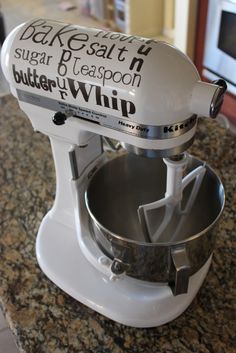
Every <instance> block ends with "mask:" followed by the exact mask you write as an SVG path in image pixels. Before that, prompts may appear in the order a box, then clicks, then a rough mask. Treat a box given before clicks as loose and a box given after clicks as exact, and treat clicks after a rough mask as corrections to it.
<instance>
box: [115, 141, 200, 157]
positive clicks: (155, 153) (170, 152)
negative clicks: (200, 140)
mask: <svg viewBox="0 0 236 353" xmlns="http://www.w3.org/2000/svg"><path fill="white" fill-rule="evenodd" d="M194 137H195V136H193V137H192V138H191V139H190V140H188V141H187V142H185V143H183V144H182V145H180V146H176V147H173V148H168V149H163V150H154V149H145V148H140V147H136V146H134V145H130V144H128V143H122V147H124V148H125V149H126V151H127V152H129V153H134V154H136V155H138V156H143V157H148V158H157V157H162V158H163V157H170V156H174V155H177V154H180V153H182V152H184V151H186V150H187V149H188V148H189V147H190V146H191V145H192V144H193V141H194Z"/></svg>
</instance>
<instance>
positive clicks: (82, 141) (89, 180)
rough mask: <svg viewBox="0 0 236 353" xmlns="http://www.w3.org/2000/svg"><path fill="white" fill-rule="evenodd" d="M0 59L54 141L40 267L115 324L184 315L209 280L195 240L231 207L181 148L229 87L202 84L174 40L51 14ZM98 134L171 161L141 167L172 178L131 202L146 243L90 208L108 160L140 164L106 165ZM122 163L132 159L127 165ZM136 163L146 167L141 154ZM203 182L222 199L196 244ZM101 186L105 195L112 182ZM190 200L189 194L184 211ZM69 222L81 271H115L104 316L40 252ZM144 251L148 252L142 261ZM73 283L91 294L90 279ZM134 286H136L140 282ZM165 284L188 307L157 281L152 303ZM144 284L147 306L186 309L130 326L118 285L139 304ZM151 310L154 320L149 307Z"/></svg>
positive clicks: (10, 42) (14, 36)
mask: <svg viewBox="0 0 236 353" xmlns="http://www.w3.org/2000/svg"><path fill="white" fill-rule="evenodd" d="M1 58H2V60H1V62H2V68H3V72H4V74H5V77H6V78H7V80H8V82H9V84H10V87H11V91H12V93H13V95H15V96H16V97H17V99H18V100H19V104H20V107H21V109H22V110H23V111H24V112H25V113H26V114H27V116H28V117H29V119H30V121H31V123H32V125H33V128H34V129H35V130H37V131H40V132H42V133H44V134H46V135H48V136H49V138H50V142H51V146H52V151H53V157H54V162H55V168H56V176H57V192H56V199H55V203H54V206H53V208H52V210H51V211H50V212H49V214H48V215H46V216H45V218H44V220H43V222H42V224H41V227H40V230H39V233H38V238H37V256H38V261H39V263H40V266H41V267H42V269H43V271H44V272H45V273H46V274H47V275H48V276H49V278H51V279H52V280H53V281H54V282H55V283H56V284H58V285H59V286H60V287H61V288H63V289H64V290H66V291H67V292H69V294H71V295H72V296H74V297H76V298H77V299H78V300H80V301H82V302H84V303H85V304H87V305H89V306H90V307H92V308H94V309H95V310H97V311H99V312H102V313H103V314H105V315H107V316H108V317H111V318H112V319H114V320H117V321H119V322H122V323H126V324H131V325H133V326H142V327H143V326H155V325H158V324H161V323H164V322H167V321H169V320H170V319H172V318H173V317H175V316H177V315H178V314H179V313H180V311H181V310H182V311H183V310H184V309H185V308H186V307H187V306H188V304H189V303H190V302H191V300H192V298H193V296H194V295H195V294H196V291H197V290H198V288H199V287H200V285H201V282H202V280H203V277H204V276H205V275H206V268H207V267H209V261H210V260H209V259H210V256H211V252H212V237H209V238H207V239H208V241H207V242H206V243H207V246H206V250H205V252H204V256H203V257H202V259H201V261H198V262H197V261H196V258H197V256H198V254H199V253H200V252H201V249H200V246H199V244H200V243H201V241H202V240H201V236H202V235H203V233H204V232H205V230H206V229H208V228H210V227H211V226H212V225H213V224H214V223H215V222H216V220H217V219H218V217H219V215H220V213H221V212H222V209H223V203H224V196H223V188H222V185H221V183H220V181H219V179H218V178H217V177H216V176H215V174H214V173H213V171H212V170H211V169H210V168H209V167H208V166H206V165H205V164H204V163H199V161H197V160H196V159H194V158H193V157H188V155H187V154H186V153H185V151H186V149H187V148H188V147H189V146H190V145H191V144H192V143H193V140H194V136H195V132H196V128H197V116H198V115H203V116H206V117H211V118H215V117H216V115H217V113H218V111H219V110H220V107H221V104H222V102H223V95H224V92H225V90H226V85H225V83H224V81H223V80H219V81H218V82H215V83H204V82H201V80H200V77H199V74H198V72H197V70H196V68H195V67H194V65H193V64H192V62H191V61H190V60H189V59H188V58H187V57H186V56H185V55H184V54H183V53H181V52H180V51H179V50H177V49H176V48H174V47H172V46H170V45H169V44H166V43H163V42H159V41H155V40H151V39H145V38H140V37H136V36H128V35H124V34H121V33H114V32H105V31H103V30H98V29H86V28H83V27H79V26H76V25H67V24H63V23H60V22H55V21H51V20H44V19H37V20H33V21H29V22H27V23H25V24H22V25H21V26H19V27H17V28H16V29H15V30H13V31H12V32H11V33H10V35H9V36H8V37H7V39H6V41H5V43H4V46H3V48H2V57H1ZM103 137H105V138H106V139H115V140H118V141H120V142H121V145H122V146H123V147H124V148H125V149H126V150H127V151H128V152H132V153H135V154H137V155H139V156H140V155H141V156H146V157H154V158H156V157H165V158H164V163H165V165H166V167H165V165H164V164H163V163H162V161H161V159H160V158H158V161H156V160H155V159H152V161H154V162H150V159H146V161H148V160H149V162H145V163H144V166H145V168H147V169H150V170H152V169H151V168H152V167H151V164H153V163H156V165H155V166H154V169H155V168H156V166H158V171H159V172H160V174H162V175H164V174H167V183H166V190H164V189H165V184H163V185H162V189H161V193H160V194H158V197H159V199H158V198H157V199H154V200H153V199H152V200H150V198H144V199H142V200H141V199H140V200H139V203H138V205H137V207H136V206H135V207H136V209H135V213H136V216H137V220H136V221H137V222H136V223H137V224H138V227H139V228H140V229H141V234H142V235H143V239H142V240H141V241H140V240H138V241H137V242H136V241H134V240H132V239H130V238H129V236H123V234H115V232H114V231H113V230H112V229H110V230H109V229H107V228H106V226H105V225H103V224H101V222H100V220H99V216H98V218H97V215H96V214H94V211H95V212H97V209H95V208H93V205H94V204H96V199H95V200H94V199H93V195H95V192H91V191H90V190H91V189H92V190H94V189H93V187H90V185H93V184H95V182H96V177H97V175H99V173H100V171H103V170H106V168H107V166H108V169H109V166H113V165H114V166H115V169H116V166H117V165H119V163H120V162H119V161H121V164H120V165H121V166H122V168H123V167H125V168H126V169H122V170H123V172H124V173H126V171H128V172H130V171H129V166H131V174H132V168H133V167H132V165H133V163H134V162H133V161H135V164H137V163H139V162H137V159H135V158H134V159H132V157H121V159H119V158H120V157H118V158H117V159H114V160H112V161H111V162H110V161H109V158H108V157H107V156H106V154H105V153H104V150H103V142H102V140H103ZM127 156H129V154H128V155H127ZM126 158H131V160H130V159H129V164H128V165H127V162H126V160H127V159H126ZM136 158H137V157H136ZM138 158H141V160H142V158H143V157H138ZM122 161H124V164H122V163H123V162H122ZM155 161H156V162H155ZM160 161H161V163H162V164H160ZM110 163H111V164H110ZM146 163H147V164H146ZM134 170H135V168H134ZM159 172H158V173H159ZM158 173H157V175H155V177H156V178H157V179H156V184H158V183H159V181H158ZM184 173H186V175H185V176H184ZM154 174H155V173H154ZM120 178H121V176H120ZM112 179H114V180H115V178H113V177H112ZM204 180H205V182H204ZM208 182H211V183H213V185H214V187H213V189H214V193H213V194H217V195H218V196H217V197H216V200H214V202H213V203H214V204H216V206H215V207H214V211H213V213H212V214H211V216H210V220H209V222H208V223H204V225H203V229H198V231H197V232H198V233H199V236H198V237H195V238H196V239H195V238H194V239H193V238H191V236H192V235H193V234H192V233H191V232H192V230H191V232H190V234H188V235H185V237H184V239H180V238H179V234H180V233H181V234H182V230H183V228H186V222H188V221H189V218H188V217H189V214H190V213H191V212H192V209H193V212H195V211H194V209H196V207H195V208H194V204H195V203H196V202H197V200H199V199H201V195H202V193H204V192H205V191H206V187H207V185H208V184H207V183H208ZM123 183H124V182H123ZM190 184H191V185H192V187H191V189H189V185H190ZM202 185H203V186H202ZM99 187H100V184H98V188H99ZM114 187H116V186H115V185H112V188H114ZM152 187H153V185H152ZM102 188H103V189H102V190H104V191H105V189H106V185H103V186H102ZM157 189H158V187H157ZM185 190H187V191H186V192H185ZM201 190H202V191H201ZM136 191H137V192H138V190H136ZM163 192H164V197H163ZM151 193H152V190H151ZM154 194H155V192H154ZM184 194H187V195H188V196H187V199H186V198H185V206H184V208H182V206H181V203H182V199H184V196H183V195H184ZM84 195H86V204H85V200H84ZM199 195H200V196H199ZM99 198H101V195H100V196H99ZM91 199H92V201H91ZM195 201H196V202H195ZM91 205H92V206H91ZM102 207H103V208H104V209H105V206H102ZM108 207H109V208H111V207H112V205H111V204H109V205H108ZM210 207H211V205H210ZM98 209H101V207H100V206H99V207H98ZM106 212H107V211H106ZM114 212H115V210H114ZM153 212H154V214H153ZM136 216H134V217H136ZM63 227H66V229H67V232H68V233H70V231H71V230H70V231H69V229H72V233H73V234H74V236H76V237H77V239H78V243H79V246H78V252H77V256H78V258H82V257H83V258H86V260H89V261H87V262H86V267H89V266H90V265H91V264H92V265H93V266H94V267H95V268H96V270H97V272H98V273H99V274H100V276H101V277H103V276H104V275H105V276H108V278H109V281H110V282H109V288H110V289H109V290H111V291H112V293H113V295H114V298H115V299H114V302H115V304H114V303H113V304H111V307H110V308H109V309H107V308H105V309H104V305H103V306H102V305H101V304H100V307H103V309H99V300H101V301H102V300H103V299H99V295H98V294H97V297H96V298H95V299H94V300H93V301H92V299H91V298H90V297H91V293H90V292H89V290H87V289H85V292H86V294H85V295H82V294H81V293H80V294H75V291H72V290H71V289H68V288H69V287H70V288H71V285H70V286H65V285H63V279H62V275H61V274H60V273H59V272H60V270H59V265H58V263H57V268H58V269H56V270H54V271H52V268H54V266H55V263H51V264H49V261H48V258H49V255H48V253H47V250H45V249H46V248H48V246H47V242H48V241H50V240H49V239H48V237H47V234H48V233H49V229H50V232H52V231H53V232H55V233H56V232H59V233H62V229H63ZM173 227H175V228H176V230H175V232H174V233H173V231H172V230H171V231H170V228H173ZM64 237H65V236H64ZM163 239H164V241H163ZM190 240H191V241H190ZM65 241H66V237H65ZM68 243H69V240H68ZM42 244H44V245H42ZM186 244H187V245H186ZM124 249H126V250H124ZM196 249H197V251H195V250H196ZM45 251H46V252H45ZM139 253H142V254H145V256H141V257H140V256H139ZM163 259H164V260H163ZM143 260H145V263H146V266H143V268H144V270H143V271H141V272H142V274H141V275H139V274H138V273H137V272H139V273H140V271H137V268H138V267H139V266H141V262H143ZM50 261H51V260H50ZM81 261H83V260H81ZM140 261H141V262H140ZM89 262H90V263H89ZM155 262H156V263H157V264H158V263H161V262H163V264H162V265H163V266H162V269H160V267H159V268H155V270H154V271H153V272H152V275H151V274H149V275H148V274H147V275H146V272H147V267H148V266H149V265H150V263H151V264H152V265H153V264H155ZM158 266H159V265H158ZM204 266H205V267H204ZM87 271H89V268H87ZM145 271H146V272H145ZM55 272H58V274H57V275H55ZM52 273H53V274H52ZM196 273H197V274H199V273H200V275H198V280H197V281H196V283H197V285H196V288H195V287H194V286H192V285H189V279H190V276H192V275H194V274H196ZM124 276H125V279H124ZM96 278H97V274H96ZM121 278H123V284H122V283H119V285H118V288H117V284H114V279H121ZM140 280H141V283H140V282H139V281H140ZM64 281H65V279H64ZM74 281H76V280H74ZM77 281H80V284H83V286H84V288H87V282H86V279H85V278H82V277H81V279H80V280H78V279H77ZM132 281H138V282H137V283H136V282H135V283H134V284H133V282H132ZM143 282H144V284H143ZM161 282H163V283H167V284H168V283H169V286H170V287H171V288H172V292H173V294H174V296H177V297H178V294H182V293H186V294H185V295H186V297H185V298H183V299H181V300H182V301H181V302H180V299H175V300H174V299H173V298H177V297H174V296H173V294H172V293H170V292H169V287H168V285H166V287H167V289H165V293H164V292H163V293H164V294H163V293H162V291H163V289H160V287H155V286H154V287H155V291H156V292H155V296H153V285H156V284H158V283H161ZM147 283H149V285H150V289H148V291H149V292H148V294H147V293H146V292H145V293H146V294H145V296H147V295H149V294H150V300H149V301H147V302H148V303H147V304H145V305H146V306H149V307H150V308H153V305H154V303H155V305H156V306H157V304H158V306H160V305H159V304H160V303H161V301H163V300H165V301H166V304H165V305H166V306H167V307H168V305H170V303H173V307H176V306H179V309H178V311H176V309H172V312H171V313H170V314H169V315H167V316H166V318H163V317H161V316H162V315H161V314H160V312H158V315H159V318H158V319H154V318H153V316H152V318H150V315H149V314H147V315H149V318H148V316H147V319H146V321H145V322H143V321H142V320H141V319H140V318H141V317H142V315H143V314H142V312H141V311H140V312H139V313H138V314H135V315H137V316H136V317H134V318H133V319H132V320H131V319H130V320H129V319H128V318H127V317H126V316H127V315H126V313H125V312H126V308H125V304H124V303H125V299H124V298H123V304H122V305H123V308H124V314H123V317H121V318H119V319H118V318H117V307H116V306H117V302H118V301H119V299H118V296H119V293H118V292H119V291H121V292H122V293H123V292H124V288H123V287H122V286H125V291H126V292H127V303H128V302H129V301H130V299H129V297H130V296H131V297H132V296H133V300H132V301H133V305H134V308H135V306H136V304H137V300H142V299H141V298H142V296H143V291H144V288H146V286H147ZM150 283H151V284H150ZM98 285H99V286H100V291H101V292H102V291H104V290H105V289H102V288H103V285H104V284H102V279H101V282H99V284H98ZM193 288H195V289H193ZM106 290H107V287H106ZM80 291H81V290H80ZM145 291H146V289H145ZM114 293H117V294H114ZM137 293H139V295H140V298H139V299H137V297H138V296H137ZM172 297H173V298H172ZM168 301H169V302H168ZM93 302H94V303H95V304H92V303H93ZM171 305H172V304H171ZM119 310H120V309H119ZM150 310H151V309H150ZM134 311H136V309H131V314H130V315H131V316H134ZM146 311H147V313H148V308H147V307H146ZM182 311H181V312H182ZM174 312H175V313H174ZM156 314H157V313H156ZM152 315H153V314H152ZM140 320H141V321H142V323H141V321H140ZM150 320H151V321H150Z"/></svg>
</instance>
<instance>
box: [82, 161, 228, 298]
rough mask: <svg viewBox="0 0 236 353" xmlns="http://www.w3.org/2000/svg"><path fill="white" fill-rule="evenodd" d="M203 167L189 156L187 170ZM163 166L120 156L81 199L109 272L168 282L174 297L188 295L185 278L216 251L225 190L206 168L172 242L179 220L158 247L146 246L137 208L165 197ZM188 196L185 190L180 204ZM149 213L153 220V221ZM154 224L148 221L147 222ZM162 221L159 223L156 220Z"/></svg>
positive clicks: (164, 169)
mask: <svg viewBox="0 0 236 353" xmlns="http://www.w3.org/2000/svg"><path fill="white" fill-rule="evenodd" d="M200 165H202V162H201V161H200V160H198V159H196V158H194V157H192V156H190V158H189V162H188V165H187V171H186V172H190V171H191V170H193V169H195V168H196V167H198V166H200ZM165 189H166V166H165V164H164V163H163V161H162V159H160V158H158V159H150V158H145V157H138V156H136V155H133V154H125V155H121V156H119V157H117V158H115V159H113V160H111V161H109V162H107V163H106V164H104V165H103V166H102V167H101V168H100V169H99V170H98V171H97V172H96V173H95V174H94V176H93V177H92V179H91V181H90V183H89V185H88V188H87V192H86V195H85V198H86V205H87V209H88V212H89V214H90V222H91V224H90V226H91V228H92V234H93V236H94V239H95V241H96V242H97V244H98V246H99V247H100V249H102V251H103V252H104V254H105V255H107V256H108V257H110V258H111V259H113V264H112V267H111V270H112V271H113V272H114V274H117V275H119V274H121V273H123V272H125V273H126V275H128V276H131V277H134V278H137V279H141V280H144V281H149V282H165V283H166V282H167V283H169V284H170V286H171V288H172V289H173V293H174V294H180V293H185V292H187V288H188V279H189V276H191V275H192V274H193V273H195V272H196V271H198V270H199V269H200V268H201V267H202V266H203V265H204V264H205V262H206V261H207V260H208V258H209V257H210V255H211V254H212V251H213V248H214V240H215V237H214V227H213V226H214V225H215V223H216V221H217V220H218V218H219V216H220V214H221V213H222V210H223V207H224V188H223V186H222V183H221V181H220V179H219V178H218V176H217V175H216V174H215V172H214V171H213V170H212V169H211V168H210V167H209V166H206V173H205V176H204V179H203V181H202V184H201V187H200V190H199V193H198V195H197V198H196V200H195V202H194V205H193V208H192V210H191V212H190V214H189V215H188V216H187V217H186V219H185V220H184V222H183V226H182V227H181V230H180V232H179V233H178V234H177V237H175V239H174V240H173V239H172V235H173V232H174V229H175V228H176V224H177V223H178V219H173V221H172V222H171V225H170V227H168V228H167V231H166V232H165V233H164V236H163V237H162V238H161V241H159V242H158V243H150V242H147V241H146V240H145V238H144V235H143V232H142V227H141V225H140V222H139V219H138V214H137V209H138V207H139V205H142V204H146V203H150V202H153V201H156V200H158V199H161V198H163V197H164V193H165ZM190 192H191V185H190V186H189V187H188V188H186V190H185V192H184V195H183V200H182V203H183V204H185V203H186V201H187V200H188V197H189V195H190ZM155 217H156V214H155V213H154V215H153V221H155V222H157V219H156V218H155ZM158 217H162V215H161V212H159V214H158ZM150 221H152V220H150ZM160 221H161V220H160Z"/></svg>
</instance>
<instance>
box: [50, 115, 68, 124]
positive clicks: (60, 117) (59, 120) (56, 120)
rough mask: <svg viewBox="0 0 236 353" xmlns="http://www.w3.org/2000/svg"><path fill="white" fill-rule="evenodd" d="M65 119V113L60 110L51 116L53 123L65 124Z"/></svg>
mask: <svg viewBox="0 0 236 353" xmlns="http://www.w3.org/2000/svg"><path fill="white" fill-rule="evenodd" d="M66 119H67V117H66V114H64V113H62V112H57V113H55V115H54V117H53V118H52V121H53V122H54V124H55V125H63V124H65V121H66Z"/></svg>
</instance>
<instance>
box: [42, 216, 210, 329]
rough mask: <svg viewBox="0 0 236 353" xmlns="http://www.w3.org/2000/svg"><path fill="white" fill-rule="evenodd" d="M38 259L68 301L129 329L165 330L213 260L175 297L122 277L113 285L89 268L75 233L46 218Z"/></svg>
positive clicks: (157, 287) (163, 288)
mask: <svg viewBox="0 0 236 353" xmlns="http://www.w3.org/2000/svg"><path fill="white" fill-rule="evenodd" d="M36 255H37V259H38V263H39V265H40V267H41V269H42V271H43V272H44V273H45V274H46V275H47V277H48V278H49V279H50V280H51V281H52V282H54V283H55V284H56V285H57V286H58V287H60V288H61V289H62V290H63V291H65V292H66V293H68V294H69V295H70V296H72V297H73V298H75V299H76V300H78V301H79V302H81V303H83V304H85V305H86V306H88V307H90V308H92V309H93V310H95V311H97V312H99V313H100V314H103V315H104V316H106V317H108V318H110V319H112V320H114V321H116V322H119V323H121V324H124V325H127V326H133V327H143V328H144V327H155V326H159V325H163V324H165V323H167V322H169V321H171V320H173V319H175V318H176V317H177V316H179V315H180V314H182V313H183V312H184V310H185V309H186V308H187V307H188V306H189V304H190V303H191V302H192V300H193V298H194V297H195V295H196V294H197V292H198V290H199V288H200V286H201V284H202V282H203V280H204V278H205V277H206V274H207V271H208V269H209V266H210V263H211V257H210V258H209V259H208V261H207V262H206V263H205V265H204V266H203V267H202V268H201V269H200V270H199V271H198V272H197V273H195V274H194V275H193V276H192V277H191V278H190V282H189V289H188V293H187V294H182V295H178V296H176V297H174V296H173V294H172V291H171V289H170V288H169V287H168V286H167V285H157V284H155V285H152V284H149V283H146V282H143V281H139V280H133V279H131V278H129V277H124V278H122V279H118V280H116V281H111V280H109V278H108V277H106V276H104V275H103V274H102V273H100V272H99V271H98V270H97V269H96V268H95V267H94V266H92V265H91V264H90V263H89V262H88V261H87V259H86V258H85V256H84V255H83V253H82V252H81V249H80V246H79V244H78V241H77V236H76V230H75V229H74V228H69V227H66V226H65V225H63V224H61V223H59V222H57V221H55V220H54V219H53V218H52V217H51V215H50V213H48V214H47V215H46V216H45V218H44V220H43V222H42V223H41V226H40V229H39V232H38V235H37V241H36Z"/></svg>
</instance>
